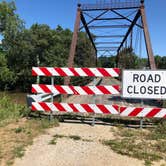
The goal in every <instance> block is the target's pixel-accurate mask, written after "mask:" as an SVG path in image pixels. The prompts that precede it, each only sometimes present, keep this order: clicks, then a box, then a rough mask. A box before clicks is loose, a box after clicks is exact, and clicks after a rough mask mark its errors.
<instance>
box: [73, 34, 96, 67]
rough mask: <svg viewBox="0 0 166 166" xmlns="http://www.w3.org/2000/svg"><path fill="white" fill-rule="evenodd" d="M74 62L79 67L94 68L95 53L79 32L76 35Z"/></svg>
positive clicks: (85, 37)
mask: <svg viewBox="0 0 166 166" xmlns="http://www.w3.org/2000/svg"><path fill="white" fill-rule="evenodd" d="M74 62H75V64H77V65H78V66H79V67H94V66H95V65H96V55H95V51H94V48H93V47H92V44H91V42H90V40H89V39H88V37H87V35H86V33H85V32H80V33H79V35H78V44H77V48H76V55H75V59H74Z"/></svg>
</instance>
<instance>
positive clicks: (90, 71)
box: [31, 67, 120, 115]
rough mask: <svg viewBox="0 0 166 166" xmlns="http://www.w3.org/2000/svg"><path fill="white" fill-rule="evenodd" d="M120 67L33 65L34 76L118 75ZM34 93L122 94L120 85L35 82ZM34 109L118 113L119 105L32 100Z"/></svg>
mask: <svg viewBox="0 0 166 166" xmlns="http://www.w3.org/2000/svg"><path fill="white" fill-rule="evenodd" d="M119 74H120V69H118V68H56V67H33V68H32V75H33V76H48V77H54V76H62V77H65V76H79V77H118V76H119ZM32 93H42V94H69V95H105V94H120V87H119V85H107V86H67V85H53V84H52V85H45V84H33V85H32ZM31 108H32V111H46V112H53V111H56V112H57V111H59V112H75V113H96V114H114V115H117V114H118V113H119V112H118V111H119V107H118V106H117V105H100V104H99V105H97V104H73V103H69V104H68V103H53V102H50V103H48V102H32V106H31Z"/></svg>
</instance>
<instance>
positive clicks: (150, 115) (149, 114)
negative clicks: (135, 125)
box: [145, 108, 161, 118]
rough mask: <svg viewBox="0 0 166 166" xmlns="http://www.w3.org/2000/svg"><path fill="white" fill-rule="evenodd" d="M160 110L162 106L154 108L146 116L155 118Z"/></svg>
mask: <svg viewBox="0 0 166 166" xmlns="http://www.w3.org/2000/svg"><path fill="white" fill-rule="evenodd" d="M160 111H161V109H160V108H153V109H152V110H151V111H150V112H149V113H148V114H147V115H146V116H145V117H147V118H153V117H154V116H155V115H156V114H157V113H158V112H160Z"/></svg>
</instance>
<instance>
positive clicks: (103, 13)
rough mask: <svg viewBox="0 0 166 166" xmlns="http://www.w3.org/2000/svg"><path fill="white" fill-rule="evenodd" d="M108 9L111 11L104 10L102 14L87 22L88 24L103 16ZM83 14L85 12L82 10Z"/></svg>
mask: <svg viewBox="0 0 166 166" xmlns="http://www.w3.org/2000/svg"><path fill="white" fill-rule="evenodd" d="M108 11H109V10H106V11H104V12H102V13H101V14H99V15H98V16H96V17H95V18H93V19H92V20H90V21H89V22H88V23H86V26H88V25H89V24H91V23H92V22H93V21H95V19H98V18H100V17H101V16H103V15H104V14H106V13H107V12H108ZM82 15H83V12H82ZM82 28H83V26H82V27H80V30H81V29H82Z"/></svg>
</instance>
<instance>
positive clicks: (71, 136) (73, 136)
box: [48, 134, 92, 145]
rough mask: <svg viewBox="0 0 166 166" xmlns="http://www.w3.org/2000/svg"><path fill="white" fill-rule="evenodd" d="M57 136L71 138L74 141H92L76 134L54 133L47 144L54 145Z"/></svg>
mask: <svg viewBox="0 0 166 166" xmlns="http://www.w3.org/2000/svg"><path fill="white" fill-rule="evenodd" d="M59 138H67V139H72V140H75V141H78V140H81V141H85V142H92V140H88V139H82V138H81V137H80V136H78V135H69V136H65V135H60V134H56V135H54V136H53V139H52V140H50V142H49V143H48V144H50V145H56V143H57V139H59Z"/></svg>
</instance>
